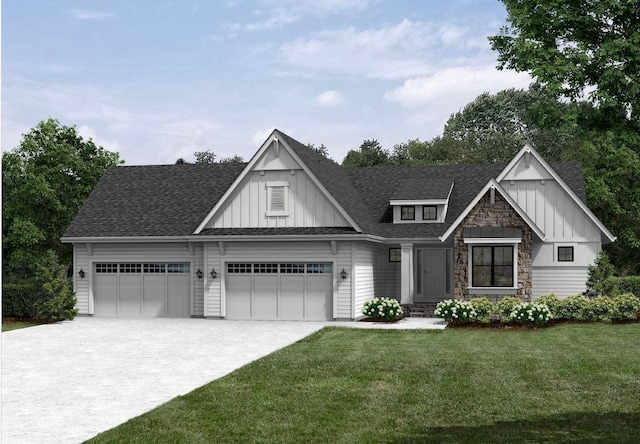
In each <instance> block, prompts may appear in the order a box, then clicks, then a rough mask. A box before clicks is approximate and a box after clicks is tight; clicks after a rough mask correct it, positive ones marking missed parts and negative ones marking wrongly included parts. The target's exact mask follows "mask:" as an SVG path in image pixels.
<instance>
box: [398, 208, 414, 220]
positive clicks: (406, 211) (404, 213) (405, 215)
mask: <svg viewBox="0 0 640 444" xmlns="http://www.w3.org/2000/svg"><path fill="white" fill-rule="evenodd" d="M415 218H416V207H405V206H401V207H400V219H402V220H415Z"/></svg>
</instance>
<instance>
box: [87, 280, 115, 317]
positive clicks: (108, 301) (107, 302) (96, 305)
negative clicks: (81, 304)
mask: <svg viewBox="0 0 640 444" xmlns="http://www.w3.org/2000/svg"><path fill="white" fill-rule="evenodd" d="M117 305H118V276H117V275H104V274H97V275H96V277H95V287H94V300H93V311H94V313H96V314H99V315H100V316H109V317H114V316H117V314H118V312H117Z"/></svg>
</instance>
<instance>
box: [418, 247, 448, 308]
mask: <svg viewBox="0 0 640 444" xmlns="http://www.w3.org/2000/svg"><path fill="white" fill-rule="evenodd" d="M445 261H446V250H444V249H424V250H422V297H423V299H424V300H427V301H436V300H437V301H440V300H442V299H443V298H444V297H445V291H446V280H447V271H446V270H447V267H446V262H445Z"/></svg>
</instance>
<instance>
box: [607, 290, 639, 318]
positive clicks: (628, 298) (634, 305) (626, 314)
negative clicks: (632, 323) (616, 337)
mask: <svg viewBox="0 0 640 444" xmlns="http://www.w3.org/2000/svg"><path fill="white" fill-rule="evenodd" d="M613 304H614V305H615V309H614V312H613V316H612V318H613V319H636V316H637V313H638V312H639V311H640V298H638V296H635V295H633V294H631V293H626V294H620V295H617V296H614V297H613Z"/></svg>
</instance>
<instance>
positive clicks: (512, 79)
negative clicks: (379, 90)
mask: <svg viewBox="0 0 640 444" xmlns="http://www.w3.org/2000/svg"><path fill="white" fill-rule="evenodd" d="M531 82H532V79H531V77H530V76H529V75H528V74H526V73H517V72H515V71H498V70H496V69H495V68H493V67H456V68H449V69H443V70H441V71H438V72H436V73H435V74H433V75H430V76H422V77H414V78H410V79H407V80H405V82H404V83H403V84H402V86H398V87H397V88H394V89H392V90H391V91H387V92H386V93H385V94H384V97H385V99H386V100H388V101H389V102H393V103H398V104H400V105H401V106H402V107H404V108H410V109H411V108H424V107H435V108H438V107H440V106H441V105H442V104H444V103H446V104H447V105H448V106H449V107H450V108H455V109H459V108H461V107H463V106H464V105H466V104H467V103H469V102H470V101H472V100H473V99H475V98H476V97H477V96H478V95H480V94H482V93H483V92H485V91H487V92H491V93H496V92H498V91H500V90H503V89H508V88H524V89H526V88H527V87H528V86H529V84H530V83H531Z"/></svg>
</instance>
